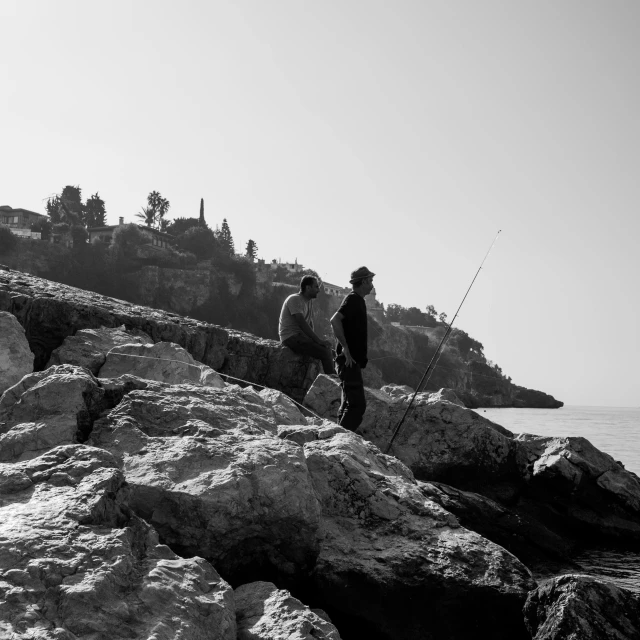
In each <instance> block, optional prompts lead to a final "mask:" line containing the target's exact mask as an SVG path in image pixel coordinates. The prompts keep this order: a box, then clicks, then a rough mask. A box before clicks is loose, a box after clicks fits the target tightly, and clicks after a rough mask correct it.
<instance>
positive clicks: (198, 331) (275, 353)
mask: <svg viewBox="0 0 640 640" xmlns="http://www.w3.org/2000/svg"><path fill="white" fill-rule="evenodd" d="M0 311H8V312H10V313H11V314H13V315H14V316H15V317H16V318H17V319H18V322H19V323H20V324H21V325H22V326H23V328H24V330H25V334H26V336H27V340H28V341H29V346H30V347H31V350H32V351H33V353H34V355H35V362H34V368H35V369H42V368H43V367H44V366H45V364H46V363H47V362H48V361H49V358H50V357H51V353H52V351H54V350H55V349H56V348H58V347H59V346H60V345H61V344H62V342H63V340H64V339H65V338H66V337H67V336H71V335H74V334H76V333H77V332H78V331H79V330H80V329H92V328H93V329H95V328H98V327H120V326H122V325H123V324H124V325H125V326H126V327H127V328H128V329H129V330H140V331H143V332H144V333H146V334H147V335H148V336H149V337H150V338H151V339H152V340H153V341H154V342H174V343H176V344H179V345H180V346H181V347H184V348H185V349H186V350H187V351H188V352H189V353H190V354H191V355H192V356H193V358H194V359H195V360H196V361H198V362H201V363H202V364H206V365H207V366H209V367H211V368H212V369H214V370H216V371H220V372H221V373H225V374H227V375H231V376H234V377H237V378H241V379H242V380H246V381H248V382H255V383H257V384H261V385H265V386H268V387H270V388H272V389H278V390H279V391H282V392H283V393H286V394H287V395H289V396H290V397H291V398H293V399H295V400H297V401H298V402H302V400H303V398H304V394H305V393H306V391H307V389H308V388H309V387H310V386H311V384H312V382H313V380H314V379H315V377H316V375H317V374H318V372H319V371H320V369H321V366H320V361H319V360H316V359H314V358H310V357H307V356H299V355H296V354H295V353H293V351H291V350H290V349H287V348H285V347H283V346H282V345H281V344H280V343H279V342H276V341H275V340H265V339H262V338H257V337H256V336H253V335H251V334H248V333H242V332H239V331H228V330H226V329H223V328H222V327H217V326H215V325H212V324H209V323H206V322H201V321H198V320H194V319H193V318H188V317H185V316H180V315H177V314H175V313H171V312H168V311H162V310H159V309H152V308H150V307H142V306H139V305H136V304H132V303H130V302H125V301H123V300H116V299H115V298H109V297H107V296H103V295H100V294H97V293H93V292H90V291H84V290H82V289H77V288H75V287H69V286H67V285H63V284H60V283H58V282H51V281H49V280H45V279H44V278H37V277H34V276H32V275H29V274H26V273H21V272H19V271H12V270H10V269H9V270H6V269H2V268H0ZM230 382H233V380H230Z"/></svg>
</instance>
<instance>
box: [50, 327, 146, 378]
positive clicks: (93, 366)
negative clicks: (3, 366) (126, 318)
mask: <svg viewBox="0 0 640 640" xmlns="http://www.w3.org/2000/svg"><path fill="white" fill-rule="evenodd" d="M123 344H153V340H151V338H150V337H149V336H148V335H147V334H146V333H143V332H142V331H138V330H133V331H128V330H127V329H126V328H125V327H124V325H123V326H122V327H119V328H117V329H111V328H109V327H99V328H97V329H81V330H80V331H78V332H77V333H76V334H75V335H74V336H68V337H67V338H65V339H64V342H63V343H62V344H61V345H60V346H59V347H58V348H57V349H55V350H54V351H53V352H52V353H51V357H50V358H49V362H47V367H51V366H53V365H56V364H75V365H78V366H80V367H86V368H87V369H89V371H91V373H93V375H94V376H97V375H98V371H100V367H102V365H103V364H104V362H105V359H106V357H107V353H108V352H109V351H110V350H111V349H113V347H116V346H118V345H123Z"/></svg>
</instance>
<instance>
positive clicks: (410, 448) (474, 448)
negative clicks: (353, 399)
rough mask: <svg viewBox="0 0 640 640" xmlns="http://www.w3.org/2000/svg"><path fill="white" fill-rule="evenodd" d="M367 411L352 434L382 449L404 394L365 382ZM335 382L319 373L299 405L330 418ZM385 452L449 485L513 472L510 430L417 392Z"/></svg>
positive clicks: (402, 406)
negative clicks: (376, 387)
mask: <svg viewBox="0 0 640 640" xmlns="http://www.w3.org/2000/svg"><path fill="white" fill-rule="evenodd" d="M365 395H366V399H367V411H366V413H365V415H364V419H363V421H362V424H361V425H360V427H359V429H358V434H359V435H361V436H362V437H363V438H366V439H367V440H369V441H370V442H373V443H374V444H375V445H377V446H378V447H380V449H382V450H383V451H384V450H385V449H386V447H387V445H388V443H389V441H390V439H391V436H392V433H393V430H394V428H395V426H396V425H397V423H398V422H399V421H400V419H401V418H402V415H403V414H404V412H405V409H406V407H407V403H408V402H409V397H408V396H406V395H402V396H398V397H396V398H392V397H390V396H389V395H388V394H386V393H383V392H382V391H377V390H374V389H367V388H365ZM339 397H340V386H339V384H338V383H337V381H336V380H335V379H334V378H330V377H329V376H325V375H320V376H318V377H317V378H316V380H315V382H314V383H313V386H312V387H311V388H310V389H309V391H308V393H307V396H306V397H305V405H306V406H308V407H309V408H310V409H312V410H313V411H315V412H316V413H317V414H318V415H320V416H322V417H323V418H327V419H332V418H334V414H333V408H334V406H336V402H339ZM390 453H391V454H393V455H395V456H396V457H397V458H399V459H400V460H402V461H403V462H404V463H405V464H406V465H407V466H408V467H409V468H410V469H411V470H412V471H413V472H414V473H415V475H416V477H418V478H420V479H427V480H429V479H434V480H440V481H442V482H448V483H450V484H453V485H455V486H460V485H461V484H462V485H464V483H465V482H468V481H471V479H473V480H472V481H473V483H474V484H477V483H479V482H483V481H485V482H486V481H492V482H495V481H497V480H499V479H500V478H502V477H506V476H515V475H517V468H516V460H515V445H514V443H513V434H512V433H511V432H510V431H508V430H507V429H504V428H503V427H501V426H500V425H497V424H494V423H493V422H490V421H489V420H486V419H485V418H483V417H481V416H480V415H478V414H477V413H475V412H474V411H471V410H469V409H465V408H464V407H461V406H459V405H456V404H453V403H451V402H448V401H439V400H437V401H435V402H434V401H432V399H431V394H428V393H426V394H425V393H419V394H418V395H417V396H416V399H415V401H414V403H413V407H412V409H411V412H410V413H409V415H408V416H407V418H406V419H405V421H404V424H403V425H402V428H401V429H400V431H399V432H398V435H397V436H396V439H395V440H394V442H393V446H392V449H391V451H390Z"/></svg>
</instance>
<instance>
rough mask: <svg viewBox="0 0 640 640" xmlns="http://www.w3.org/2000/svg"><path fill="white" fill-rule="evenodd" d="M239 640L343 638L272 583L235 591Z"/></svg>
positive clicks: (256, 583)
mask: <svg viewBox="0 0 640 640" xmlns="http://www.w3.org/2000/svg"><path fill="white" fill-rule="evenodd" d="M235 599H236V621H237V624H238V640H290V639H292V638H295V639H296V640H316V639H317V638H323V639H326V640H340V634H339V633H338V630H337V629H336V628H335V627H334V626H333V624H331V622H329V621H327V620H326V619H325V618H323V617H321V616H319V615H318V614H317V613H314V612H313V611H312V610H311V609H309V607H307V606H305V605H304V604H302V602H300V600H297V599H296V598H294V597H292V596H291V594H290V593H289V592H288V591H285V590H284V589H278V588H277V587H276V586H275V585H274V584H272V583H271V582H251V583H250V584H243V585H242V586H240V587H238V588H237V589H236V590H235Z"/></svg>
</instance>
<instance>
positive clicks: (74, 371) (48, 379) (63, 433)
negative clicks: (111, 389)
mask: <svg viewBox="0 0 640 640" xmlns="http://www.w3.org/2000/svg"><path fill="white" fill-rule="evenodd" d="M103 395H104V391H103V390H102V389H100V387H99V386H98V382H97V380H96V379H95V378H94V377H93V376H92V375H91V374H90V373H89V372H88V371H87V370H86V369H82V368H80V367H75V366H72V365H68V364H67V365H58V366H54V367H50V368H49V369H46V370H45V371H38V372H36V373H32V374H30V375H28V376H25V377H24V378H22V380H21V381H20V382H18V384H16V385H14V386H13V387H11V388H10V389H7V391H6V392H5V393H4V395H3V396H2V398H0V462H15V461H18V460H27V459H29V458H33V457H36V456H38V455H40V454H41V453H43V452H45V451H48V450H49V449H51V448H53V447H56V446H58V445H61V444H71V443H74V442H81V441H83V440H85V439H86V437H87V435H88V432H89V431H90V429H91V425H92V423H93V420H94V419H95V417H96V416H97V414H98V413H99V411H100V409H101V403H102V399H103Z"/></svg>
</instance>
